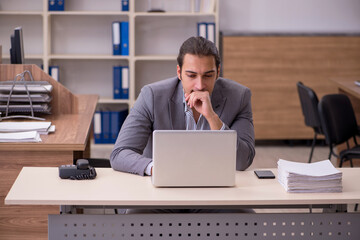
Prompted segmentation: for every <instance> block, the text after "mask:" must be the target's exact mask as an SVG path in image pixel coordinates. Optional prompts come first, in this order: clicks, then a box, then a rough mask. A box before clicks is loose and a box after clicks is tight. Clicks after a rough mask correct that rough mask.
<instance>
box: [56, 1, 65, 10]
mask: <svg viewBox="0 0 360 240" xmlns="http://www.w3.org/2000/svg"><path fill="white" fill-rule="evenodd" d="M56 8H57V9H56V10H57V11H64V10H65V0H56Z"/></svg>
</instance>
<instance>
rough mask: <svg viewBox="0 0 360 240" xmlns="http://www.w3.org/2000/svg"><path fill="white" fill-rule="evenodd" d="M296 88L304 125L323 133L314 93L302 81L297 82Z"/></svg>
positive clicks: (317, 101) (317, 102)
mask: <svg viewBox="0 0 360 240" xmlns="http://www.w3.org/2000/svg"><path fill="white" fill-rule="evenodd" d="M296 85H297V90H298V93H299V98H300V103H301V109H302V113H303V115H304V118H305V125H306V126H309V127H312V128H314V130H315V131H316V132H317V133H321V134H322V133H323V130H322V127H321V122H320V116H319V110H318V104H319V100H318V97H317V96H316V93H315V92H314V91H313V90H312V89H311V88H309V87H307V86H305V85H304V84H303V83H302V82H298V83H297V84H296Z"/></svg>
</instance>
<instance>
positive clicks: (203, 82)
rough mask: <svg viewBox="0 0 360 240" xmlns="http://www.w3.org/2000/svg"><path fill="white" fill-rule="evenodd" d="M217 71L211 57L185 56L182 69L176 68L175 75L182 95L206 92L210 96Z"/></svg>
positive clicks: (213, 59)
mask: <svg viewBox="0 0 360 240" xmlns="http://www.w3.org/2000/svg"><path fill="white" fill-rule="evenodd" d="M219 68H220V67H219ZM218 73H219V69H216V64H215V58H214V57H213V56H202V57H199V56H196V55H192V54H185V56H184V60H183V66H182V69H180V66H179V65H178V66H177V75H178V78H179V79H180V80H181V82H182V85H183V88H184V93H187V94H190V93H192V92H194V91H208V92H209V94H210V95H211V93H212V91H213V89H214V85H215V81H216V79H217V78H218Z"/></svg>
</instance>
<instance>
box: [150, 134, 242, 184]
mask: <svg viewBox="0 0 360 240" xmlns="http://www.w3.org/2000/svg"><path fill="white" fill-rule="evenodd" d="M236 135H237V134H236V131H233V130H229V131H213V130H212V131H210V130H209V131H186V130H156V131H154V132H153V163H154V167H153V174H152V184H153V185H154V186H156V187H230V186H234V185H235V171H236Z"/></svg>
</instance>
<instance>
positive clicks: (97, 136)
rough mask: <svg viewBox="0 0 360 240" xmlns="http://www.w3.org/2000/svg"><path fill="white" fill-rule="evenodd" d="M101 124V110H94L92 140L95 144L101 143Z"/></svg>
mask: <svg viewBox="0 0 360 240" xmlns="http://www.w3.org/2000/svg"><path fill="white" fill-rule="evenodd" d="M101 126H102V124H101V112H100V111H96V112H95V114H94V141H95V143H96V144H99V143H103V142H102V131H101Z"/></svg>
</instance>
